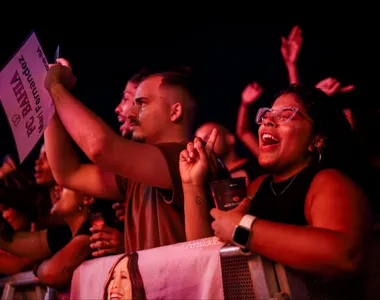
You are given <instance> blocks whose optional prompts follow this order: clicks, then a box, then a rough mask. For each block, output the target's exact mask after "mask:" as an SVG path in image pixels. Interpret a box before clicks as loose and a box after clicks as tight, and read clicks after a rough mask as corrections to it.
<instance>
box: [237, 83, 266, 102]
mask: <svg viewBox="0 0 380 300" xmlns="http://www.w3.org/2000/svg"><path fill="white" fill-rule="evenodd" d="M262 92H263V88H262V87H261V86H260V85H259V84H258V83H257V82H252V83H249V84H248V85H247V86H246V87H245V89H244V91H243V92H242V94H241V103H242V104H244V105H250V104H252V103H254V102H255V101H256V100H257V99H259V97H260V95H261V93H262Z"/></svg>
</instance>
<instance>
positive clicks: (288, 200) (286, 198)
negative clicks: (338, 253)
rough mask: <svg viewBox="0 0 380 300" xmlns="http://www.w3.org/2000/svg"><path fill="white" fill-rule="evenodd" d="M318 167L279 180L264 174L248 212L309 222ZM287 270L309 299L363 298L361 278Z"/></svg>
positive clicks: (293, 222)
mask: <svg viewBox="0 0 380 300" xmlns="http://www.w3.org/2000/svg"><path fill="white" fill-rule="evenodd" d="M319 171H321V169H320V168H319V166H318V165H317V164H313V165H310V166H309V167H307V168H305V169H303V170H302V171H301V172H300V173H298V174H297V175H296V176H293V177H291V178H289V179H287V180H285V181H282V182H277V183H275V182H273V177H272V176H268V177H266V178H265V179H264V180H263V182H262V183H261V185H260V187H259V188H258V190H257V192H256V194H255V196H254V198H253V200H252V203H251V207H250V210H249V214H251V215H254V216H256V217H257V218H259V219H263V220H267V221H272V222H278V223H283V224H290V225H299V226H306V225H308V223H307V221H306V218H305V213H304V207H305V200H306V195H307V192H308V191H309V188H310V185H311V182H312V181H313V178H314V177H315V175H316V174H317V173H318V172H319ZM285 269H286V270H287V272H289V273H290V274H292V275H291V276H295V277H298V278H300V279H301V280H302V281H303V282H304V283H305V285H306V288H307V290H308V293H309V295H308V296H309V299H311V300H314V299H318V300H320V299H323V300H327V299H344V300H348V299H364V297H363V293H362V292H363V286H362V283H363V282H362V278H360V276H359V278H358V277H356V278H345V279H340V280H334V281H326V280H324V279H323V278H321V277H319V276H314V275H310V274H305V273H303V272H299V271H296V270H294V269H291V268H289V267H286V268H285Z"/></svg>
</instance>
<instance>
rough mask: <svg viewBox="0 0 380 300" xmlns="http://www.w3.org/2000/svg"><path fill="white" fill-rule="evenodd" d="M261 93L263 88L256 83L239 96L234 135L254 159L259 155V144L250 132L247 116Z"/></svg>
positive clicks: (247, 87)
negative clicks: (239, 101)
mask: <svg viewBox="0 0 380 300" xmlns="http://www.w3.org/2000/svg"><path fill="white" fill-rule="evenodd" d="M262 92H263V88H262V87H261V86H259V85H258V84H257V83H256V82H253V83H251V84H248V85H247V86H246V87H245V89H244V91H243V93H242V95H241V103H240V107H239V112H238V118H237V124H236V135H237V136H238V137H239V138H240V139H241V141H242V142H243V143H244V144H245V145H246V147H247V148H248V149H249V150H250V151H251V152H252V154H253V155H255V156H256V157H258V155H259V143H258V141H257V137H256V135H255V134H254V133H253V132H252V130H251V127H250V124H249V116H250V106H251V105H252V104H253V103H255V101H256V100H257V99H258V98H259V97H260V95H261V93H262Z"/></svg>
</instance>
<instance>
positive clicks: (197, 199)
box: [195, 196, 203, 205]
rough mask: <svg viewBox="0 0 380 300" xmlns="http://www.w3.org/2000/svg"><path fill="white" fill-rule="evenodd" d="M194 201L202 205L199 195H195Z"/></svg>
mask: <svg viewBox="0 0 380 300" xmlns="http://www.w3.org/2000/svg"><path fill="white" fill-rule="evenodd" d="M195 202H196V203H197V204H198V205H202V203H203V200H202V198H201V197H199V196H197V197H196V198H195Z"/></svg>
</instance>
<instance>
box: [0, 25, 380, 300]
mask: <svg viewBox="0 0 380 300" xmlns="http://www.w3.org/2000/svg"><path fill="white" fill-rule="evenodd" d="M301 45H302V30H301V29H300V28H299V27H298V26H295V27H294V28H293V29H292V30H291V32H290V34H289V36H288V37H283V38H282V39H281V49H280V51H281V54H282V57H283V61H284V65H285V67H286V69H287V71H288V75H289V88H288V89H286V90H284V91H279V93H278V94H277V95H275V96H274V97H273V102H272V103H271V104H270V105H268V106H267V107H263V108H260V109H258V110H255V111H254V109H253V108H254V105H253V104H254V103H257V102H256V101H257V100H258V99H259V98H260V96H261V94H262V92H263V87H262V86H260V84H259V83H257V82H253V83H249V84H248V85H247V86H246V88H245V89H244V90H243V91H242V92H241V103H240V106H239V111H238V116H237V124H236V130H235V131H234V132H232V131H231V130H229V129H228V128H227V127H226V126H225V125H224V124H218V123H215V122H213V121H211V120H210V121H209V122H206V123H204V124H201V126H199V127H198V128H197V130H196V131H195V132H192V128H193V124H194V119H195V116H196V114H197V107H198V104H197V96H196V93H194V90H193V82H194V81H193V78H192V76H193V74H192V73H191V70H189V69H188V68H185V67H179V68H170V69H167V70H163V71H160V72H150V71H149V69H147V68H144V69H142V70H141V71H140V72H138V73H137V74H135V75H134V76H133V77H131V78H130V79H129V80H128V82H126V84H125V89H124V92H123V97H122V99H121V101H120V103H119V104H118V105H117V107H116V109H115V113H116V115H117V119H118V121H119V122H120V132H119V133H116V132H114V130H112V129H111V127H110V126H109V125H108V124H107V123H106V122H105V121H103V120H102V119H101V118H100V117H99V116H97V115H96V114H95V113H94V112H93V111H91V110H90V109H89V108H88V107H86V106H85V105H84V104H83V103H82V102H81V101H80V100H79V99H77V97H76V96H75V95H74V94H73V93H72V87H73V86H74V85H75V83H76V80H77V78H76V77H75V75H74V73H73V72H72V68H71V65H70V63H69V62H68V61H67V60H65V59H64V58H59V59H57V61H56V63H55V64H53V65H50V69H49V71H48V73H47V76H46V79H45V88H46V90H47V91H48V92H49V93H50V95H51V98H52V100H53V102H54V105H55V108H56V113H55V115H54V117H53V119H52V121H51V122H50V124H49V125H48V127H47V129H46V130H45V132H44V146H43V147H42V148H41V152H40V156H39V158H38V159H37V161H36V163H35V173H34V179H33V178H32V179H31V178H28V177H27V176H25V175H24V174H23V173H22V172H21V171H20V170H19V169H18V168H17V166H16V164H15V163H14V162H13V161H12V158H11V157H9V156H8V157H7V158H6V159H5V160H4V163H3V165H2V166H1V168H0V178H1V187H0V211H1V212H2V217H3V226H2V237H1V238H0V248H1V249H3V250H2V252H1V253H0V274H3V275H11V274H15V273H18V272H21V271H24V270H29V269H33V270H34V272H35V275H36V276H37V277H38V278H39V279H40V280H41V282H43V283H44V284H46V285H47V286H51V287H54V288H57V289H60V288H65V287H67V286H68V285H69V284H70V281H71V278H72V275H73V272H74V271H75V269H76V268H77V267H78V266H79V265H80V264H81V263H82V262H84V261H85V260H88V259H92V258H94V257H101V256H104V255H114V254H121V253H129V252H135V251H140V250H145V249H151V248H155V247H161V246H165V245H170V244H175V243H180V242H184V241H187V240H195V239H200V238H204V237H210V236H217V237H218V238H219V239H220V240H221V241H223V242H226V243H232V244H235V245H237V246H239V247H241V248H244V249H246V250H249V251H251V252H255V253H258V254H260V255H262V256H265V257H267V258H268V259H271V260H273V261H276V262H279V263H281V264H283V265H285V266H286V267H287V268H288V269H289V270H290V271H291V272H294V274H296V276H301V277H302V279H303V280H304V281H305V283H306V284H307V286H308V288H309V289H310V290H311V291H313V292H314V293H317V294H320V295H322V296H323V297H327V298H328V297H330V298H333V299H342V297H344V299H349V298H350V299H351V298H352V299H359V298H362V295H363V293H364V292H363V290H362V288H363V286H362V281H361V280H359V279H358V278H360V277H361V276H362V273H363V269H364V267H363V266H364V265H365V261H366V257H367V256H366V251H367V249H368V245H369V243H370V240H371V235H372V231H373V228H374V225H375V224H376V222H377V215H378V211H377V209H378V203H377V201H378V200H379V194H378V192H377V191H376V189H375V188H374V186H376V181H377V180H378V178H379V176H378V174H379V165H380V163H379V162H380V157H379V155H378V153H377V152H376V149H370V148H369V146H368V144H366V143H364V142H363V141H362V139H361V138H360V137H361V136H362V134H363V133H362V131H361V127H360V124H358V123H357V120H356V119H355V117H354V115H355V112H354V111H352V109H350V108H346V107H341V106H339V105H337V104H336V102H334V97H335V96H336V95H339V94H345V93H350V92H352V91H353V90H354V89H355V86H354V85H348V86H342V85H341V83H340V82H339V80H338V79H335V78H326V79H324V80H322V81H320V82H318V83H316V84H315V85H314V86H304V85H303V84H302V81H301V78H300V76H299V72H298V67H297V58H298V56H299V53H300V50H301ZM78 80H80V78H78ZM252 118H255V122H256V125H257V126H258V128H259V129H258V132H255V131H254V130H253V128H252V126H251V125H252V124H251V123H250V119H252ZM364 134H365V133H364ZM238 139H239V140H240V141H242V142H243V143H244V145H245V146H246V148H247V149H248V150H249V151H250V153H251V155H250V156H247V157H242V156H241V155H240V154H238V152H237V151H236V143H237V140H238ZM72 141H73V142H74V143H75V144H76V145H77V146H78V147H79V148H80V149H81V151H83V153H84V154H85V155H86V156H87V157H88V158H89V160H90V161H91V163H83V162H82V161H81V159H80V158H79V157H78V154H77V152H76V151H75V148H74V146H73V144H72ZM239 177H243V178H244V180H245V182H246V186H247V196H246V198H244V200H243V201H242V202H241V203H240V204H239V205H238V206H237V207H236V208H234V209H232V210H229V211H224V210H221V209H219V208H218V207H216V206H215V203H214V200H213V197H212V193H211V190H210V183H212V182H214V181H217V180H224V179H229V178H239ZM99 215H100V218H99ZM342 286H344V287H345V288H344V291H345V292H347V293H346V294H344V293H343V292H342Z"/></svg>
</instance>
